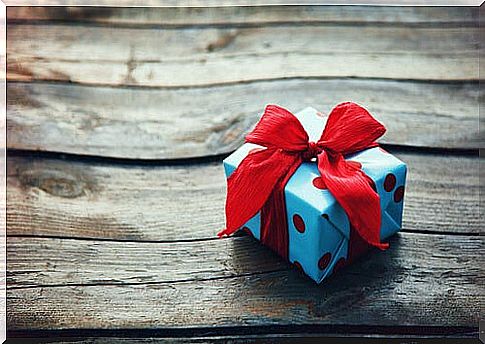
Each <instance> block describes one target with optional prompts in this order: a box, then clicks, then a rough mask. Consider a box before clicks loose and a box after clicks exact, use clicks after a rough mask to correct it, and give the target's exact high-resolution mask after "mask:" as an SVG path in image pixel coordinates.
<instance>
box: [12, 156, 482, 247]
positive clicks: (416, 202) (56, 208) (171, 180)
mask: <svg viewBox="0 0 485 344" xmlns="http://www.w3.org/2000/svg"><path fill="white" fill-rule="evenodd" d="M397 156H398V157H399V158H401V159H402V160H403V161H405V162H406V163H407V164H408V165H409V173H408V182H407V185H408V186H407V190H406V198H405V210H404V212H405V215H404V223H403V227H404V228H405V229H408V230H419V231H438V232H442V233H447V232H458V233H460V232H461V233H479V232H480V231H481V229H482V224H481V221H480V216H479V177H478V173H479V165H478V164H479V159H478V158H474V157H443V156H439V155H431V154H429V155H420V154H414V153H400V154H397ZM7 167H8V171H7V172H8V174H7V177H8V178H7V187H8V190H9V192H8V194H7V221H8V223H9V227H8V234H9V235H50V236H61V237H85V238H111V239H117V240H153V241H167V240H168V241H172V240H189V239H201V238H213V237H214V236H215V233H216V232H217V231H218V230H220V229H221V228H222V227H223V225H224V199H225V179H224V173H223V168H222V164H221V163H220V162H217V163H209V164H193V165H176V166H126V165H122V164H121V165H111V164H99V163H91V162H74V161H62V160H48V159H39V158H13V157H11V158H9V160H8V166H7Z"/></svg>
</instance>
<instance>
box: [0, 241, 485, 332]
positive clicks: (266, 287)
mask: <svg viewBox="0 0 485 344" xmlns="http://www.w3.org/2000/svg"><path fill="white" fill-rule="evenodd" d="M44 240H45V242H44V243H42V242H41V241H39V240H37V241H35V240H27V241H23V240H18V239H17V240H15V241H10V243H9V245H11V250H15V249H16V248H17V247H19V248H20V247H22V244H26V245H33V246H37V252H36V251H35V250H31V252H33V255H34V256H33V257H31V256H30V254H25V253H24V254H21V255H19V256H16V257H13V258H11V259H9V264H10V265H9V272H10V274H12V273H14V274H15V271H18V272H19V274H18V277H16V278H17V279H24V280H30V282H29V283H38V282H35V281H34V279H35V278H38V277H40V278H41V279H42V282H44V283H45V282H46V280H48V281H50V283H52V284H54V283H55V284H58V283H59V282H60V280H59V279H58V277H61V276H62V275H64V277H62V281H63V282H62V283H69V281H79V280H81V281H83V282H87V281H90V280H93V279H96V276H95V273H94V271H93V272H90V269H91V268H93V266H94V264H95V263H93V262H92V260H93V259H94V260H96V264H97V263H98V262H106V263H107V264H108V265H109V264H113V266H112V268H111V269H109V270H108V269H105V270H103V271H111V272H109V273H107V275H106V277H104V276H100V278H101V279H103V277H104V278H109V274H111V275H112V278H113V279H115V280H116V279H117V278H119V277H120V276H121V275H122V274H125V277H122V278H123V279H125V278H127V277H128V276H130V275H131V276H133V277H134V279H133V280H132V279H127V280H126V282H127V283H130V282H133V281H134V280H135V281H136V280H137V278H139V279H143V275H145V276H146V277H147V276H151V275H156V276H157V277H155V278H154V279H155V280H158V281H159V282H157V283H154V284H138V285H137V284H133V285H132V284H125V285H116V284H113V285H86V286H82V285H81V286H80V285H76V286H56V287H54V286H51V287H49V286H45V285H43V286H42V287H32V288H30V287H29V288H21V289H12V286H10V287H9V290H8V300H9V307H10V308H9V309H10V312H9V314H8V318H7V324H8V328H9V329H11V330H15V329H17V330H18V329H26V328H29V329H32V330H35V329H50V328H56V329H69V328H89V329H99V328H107V327H109V328H112V329H120V328H124V329H130V328H137V329H143V328H165V329H166V328H176V327H186V326H187V325H188V324H190V326H192V327H199V326H213V325H214V324H218V326H220V327H224V326H241V325H246V326H251V325H271V324H278V325H289V324H292V325H297V324H319V325H332V324H335V325H336V324H353V325H366V326H373V325H375V326H393V325H401V326H402V325H406V326H413V325H421V326H426V325H433V326H476V325H477V323H478V319H479V316H480V310H481V307H483V305H484V298H483V295H484V292H483V268H482V267H480V263H479V260H480V257H481V255H482V254H483V253H484V252H483V241H482V239H481V238H480V237H478V236H477V237H470V236H447V235H422V234H412V233H401V234H399V235H397V236H394V237H393V239H392V241H391V248H390V249H389V250H388V251H385V252H376V253H375V254H373V255H370V256H367V257H366V258H364V259H362V260H361V261H359V262H356V263H355V264H354V265H352V266H350V267H348V268H346V269H345V270H343V271H342V272H341V273H339V274H337V275H335V276H334V277H333V278H332V279H330V280H328V282H327V283H325V284H323V285H321V286H317V285H315V283H314V282H312V281H311V280H310V279H308V278H305V277H304V276H301V275H299V273H298V272H297V270H294V269H291V271H290V269H289V268H284V269H283V270H282V271H276V272H269V273H262V274H257V275H251V276H241V277H237V276H235V277H222V278H213V279H205V280H201V279H198V278H199V277H200V276H199V275H200V274H198V273H196V274H195V275H194V276H193V278H192V279H189V280H186V279H183V280H182V281H177V276H171V275H172V274H173V273H172V272H171V270H170V269H169V270H168V271H166V270H164V269H162V268H159V270H158V271H157V270H155V271H154V269H153V268H154V266H153V265H152V262H151V261H153V259H154V257H153V255H152V254H153V252H154V251H153V250H151V247H148V246H147V251H150V252H151V253H149V254H148V255H147V256H143V253H142V252H141V250H140V249H141V248H142V247H143V245H141V244H140V245H139V246H138V248H136V250H133V248H131V247H130V246H126V249H124V248H122V246H118V247H117V249H114V250H113V251H112V252H111V253H109V251H111V250H112V249H111V248H113V247H114V246H111V248H110V247H109V245H111V244H112V243H109V244H107V245H106V246H104V247H102V246H99V245H98V246H97V247H96V249H93V246H92V245H93V243H86V242H85V241H79V240H78V241H77V242H78V243H79V248H80V250H81V251H83V250H87V252H89V253H87V254H81V255H79V254H77V253H76V252H75V251H76V249H75V247H74V246H71V247H70V248H69V247H68V246H70V245H68V246H63V245H61V250H60V251H58V250H55V249H54V248H55V246H56V244H58V243H59V242H58V241H55V240H53V239H44ZM49 241H50V244H48V242H49ZM227 241H232V242H233V245H234V247H232V248H231V247H230V248H229V251H232V253H229V255H232V256H233V259H234V261H233V262H231V261H228V266H227V267H226V268H228V269H231V267H233V266H234V265H237V264H238V261H239V260H240V259H241V258H240V257H238V254H237V253H235V252H236V251H239V252H241V254H242V255H244V254H245V253H244V252H245V249H244V248H243V247H246V246H250V242H252V245H254V246H255V247H256V246H259V244H258V243H257V242H256V241H254V240H253V239H251V238H237V239H227ZM64 242H65V240H64V241H63V243H64ZM166 245H167V244H166ZM214 245H221V244H220V243H219V242H218V241H210V242H206V246H205V248H206V250H207V252H212V257H210V256H211V254H207V255H206V254H204V255H203V257H201V260H207V261H206V262H200V264H194V265H193V266H192V267H189V266H188V265H183V267H187V268H188V269H189V271H193V270H198V269H200V270H204V269H206V266H208V265H210V264H211V263H212V264H213V265H214V266H218V267H220V266H221V262H218V260H219V259H221V258H223V257H221V255H222V256H224V255H225V254H224V253H221V252H220V249H221V247H215V246H214ZM222 245H224V244H222ZM240 245H242V246H240ZM33 246H31V247H33ZM238 246H240V247H239V248H238ZM186 248H187V249H188V248H190V244H189V245H186ZM101 251H104V253H103V254H102V253H101ZM196 251H197V250H196ZM159 252H161V251H159ZM42 253H45V254H47V257H43V258H41V259H42V260H41V261H40V262H39V259H37V260H36V259H35V257H39V258H40V257H42V256H41V255H42ZM61 253H65V254H67V256H61ZM197 254H198V253H194V255H197ZM52 255H56V256H57V257H58V259H59V260H60V261H65V263H60V264H59V263H57V260H55V259H54V258H53V257H52ZM130 255H133V257H130ZM189 255H190V253H189V252H185V251H182V252H180V254H179V258H178V259H177V258H176V256H175V255H172V254H169V255H161V256H160V257H157V258H155V259H157V260H158V261H160V264H159V266H162V267H163V266H165V264H163V263H162V262H165V263H166V266H171V265H174V264H175V263H176V264H180V262H179V260H180V261H183V260H184V259H185V258H188V256H189ZM108 256H111V258H108ZM142 257H144V258H142ZM46 258H47V259H46ZM132 259H135V260H138V261H140V260H144V259H146V260H145V261H144V263H142V262H140V263H139V264H138V266H139V270H141V271H133V272H131V271H130V269H131V268H130V267H132V266H133V265H132V262H130V261H131V260H132ZM190 259H193V258H190ZM246 259H247V260H249V261H247V262H245V263H244V266H246V268H247V266H248V265H254V266H258V265H259V264H261V263H262V262H261V256H260V255H258V254H254V255H252V254H250V252H247V257H245V258H243V260H246ZM113 260H116V263H114V262H113ZM174 260H175V261H174ZM36 261H37V262H36ZM149 261H150V262H149ZM251 261H252V262H251ZM28 262H30V264H31V267H30V268H28V267H27V266H26V265H25V264H26V263H28ZM111 262H113V263H111ZM46 263H52V264H53V265H52V266H51V268H50V269H46V268H45V266H44V265H43V264H46ZM183 264H185V263H183ZM263 264H267V262H264V263H263ZM275 267H276V266H275ZM26 269H29V270H36V269H40V270H43V275H40V274H37V277H34V276H35V275H36V273H35V272H33V273H32V272H29V271H25V270H26ZM64 269H65V270H64ZM250 269H252V268H250ZM52 270H54V271H56V272H54V271H52ZM115 270H116V271H115ZM120 270H123V271H124V272H121V271H120ZM22 271H23V272H25V274H23V273H22ZM189 271H187V273H189ZM202 274H205V272H203V273H202ZM175 275H178V276H179V277H182V276H180V273H178V272H175ZM148 279H153V278H151V277H148ZM390 300H392V302H390ZM443 310H446V311H443Z"/></svg>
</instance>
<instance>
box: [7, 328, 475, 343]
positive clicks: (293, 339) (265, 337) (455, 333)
mask: <svg viewBox="0 0 485 344" xmlns="http://www.w3.org/2000/svg"><path fill="white" fill-rule="evenodd" d="M305 329H307V328H305ZM352 329H353V328H351V327H347V328H346V330H347V331H348V332H346V333H340V332H338V333H331V332H326V333H320V334H315V333H301V334H286V333H284V334H281V333H278V334H252V335H251V334H249V335H226V336H208V335H204V336H201V337H189V336H187V337H185V338H181V337H155V338H154V337H153V336H150V335H147V336H146V337H142V334H145V333H146V331H139V332H138V333H139V334H138V336H137V337H136V338H133V337H128V338H126V337H92V334H91V335H88V336H84V337H76V336H74V337H72V336H69V337H67V338H66V337H63V338H56V337H53V335H52V332H51V331H50V332H47V333H46V334H47V335H49V337H47V338H43V339H42V343H58V344H67V343H70V344H74V343H76V344H107V343H113V342H114V343H136V344H148V343H149V344H160V343H177V344H187V343H197V344H210V343H245V344H246V343H251V344H255V343H261V344H263V343H264V344H272V343H282V344H288V343H292V344H301V343H305V344H321V343H322V342H325V343H329V344H331V343H334V344H345V343H355V342H356V340H355V338H356V337H358V338H359V343H362V344H376V343H382V344H389V343H394V342H397V343H399V344H416V343H419V342H420V339H421V341H422V340H423V339H424V340H427V339H428V340H429V339H431V338H435V340H436V341H438V340H439V342H440V344H456V343H460V344H476V343H477V337H478V333H477V332H476V331H475V332H466V331H464V332H461V329H459V328H458V329H455V330H454V329H453V328H450V329H448V333H452V334H451V335H450V334H447V331H446V330H444V331H442V332H440V331H436V330H434V331H432V330H431V329H429V330H428V331H430V332H433V333H435V334H428V332H426V331H423V330H422V328H417V329H416V332H417V331H419V330H421V333H420V334H408V333H406V334H404V335H403V334H390V333H386V334H385V335H382V334H375V335H369V334H367V333H358V332H356V331H352V332H350V330H352ZM372 329H374V328H368V329H367V330H372ZM406 330H407V331H408V332H409V329H408V328H406ZM76 332H78V331H76ZM150 332H151V331H150ZM438 338H439V339H438ZM457 338H460V340H459V341H458V340H457ZM28 340H29V338H25V337H24V338H15V337H9V343H12V344H13V343H15V344H16V343H19V344H24V343H25V342H26V341H28Z"/></svg>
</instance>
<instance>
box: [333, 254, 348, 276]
mask: <svg viewBox="0 0 485 344" xmlns="http://www.w3.org/2000/svg"><path fill="white" fill-rule="evenodd" d="M346 263H347V260H346V259H345V258H344V257H341V258H340V259H339V260H337V262H336V263H335V266H334V267H333V272H334V273H335V272H337V271H338V270H340V269H341V268H343V267H344V266H345V264H346Z"/></svg>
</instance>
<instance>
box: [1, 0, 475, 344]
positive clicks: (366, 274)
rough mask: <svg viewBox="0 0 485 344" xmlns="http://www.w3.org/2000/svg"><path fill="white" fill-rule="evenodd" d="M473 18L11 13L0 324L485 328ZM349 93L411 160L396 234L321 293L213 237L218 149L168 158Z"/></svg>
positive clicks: (338, 11)
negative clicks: (270, 111) (268, 107)
mask: <svg viewBox="0 0 485 344" xmlns="http://www.w3.org/2000/svg"><path fill="white" fill-rule="evenodd" d="M109 1H110V0H106V1H105V3H109ZM193 4H195V3H193ZM477 13H478V12H477V11H476V9H472V8H375V7H371V8H369V7H363V6H356V7H346V8H340V7H337V6H332V7H317V6H313V7H294V6H291V7H284V6H276V7H263V8H254V7H244V8H236V7H225V8H191V9H173V8H172V9H128V8H119V9H114V8H104V9H101V10H99V11H93V9H92V8H83V9H80V8H77V9H74V8H67V9H60V8H54V9H52V8H50V9H47V8H29V9H26V8H16V9H12V8H9V13H8V17H9V18H8V19H9V23H8V54H9V55H8V78H9V85H8V122H7V130H8V148H13V149H17V150H16V151H12V152H13V154H12V155H11V156H9V158H8V166H7V170H8V171H7V172H8V176H7V187H8V193H7V225H8V228H7V234H8V247H7V254H8V265H7V269H8V274H7V282H8V291H7V294H8V310H9V312H8V318H7V322H8V328H9V330H10V331H17V332H15V333H17V334H22V333H23V334H26V335H29V334H30V335H31V336H34V337H35V336H36V332H35V331H40V332H37V333H41V334H42V333H43V335H49V334H52V333H54V334H55V333H57V332H56V331H62V330H66V332H63V333H64V335H68V336H76V335H79V334H83V335H91V336H95V335H97V334H99V335H103V333H104V332H103V330H108V331H111V330H113V332H112V333H111V334H109V335H113V334H114V335H116V336H118V335H119V336H120V337H124V336H132V335H133V334H134V333H135V331H136V333H140V335H141V336H144V337H161V336H164V335H166V336H168V337H170V338H172V339H173V338H174V337H190V335H191V334H192V335H193V336H196V337H198V338H196V339H189V338H179V339H178V340H179V342H191V341H192V340H198V341H199V342H204V341H205V340H206V339H205V338H203V337H204V336H211V338H210V339H209V340H207V341H211V340H212V339H214V338H216V337H217V336H220V337H217V338H218V340H219V341H220V342H225V341H226V340H227V339H228V337H227V336H228V335H232V334H233V331H236V338H232V339H231V338H229V340H233V341H234V342H247V339H254V342H268V340H267V339H269V341H273V342H279V339H280V338H277V337H271V336H272V335H278V334H280V333H282V334H287V335H290V336H291V335H292V334H299V333H319V334H322V333H323V334H326V335H329V334H332V333H333V334H336V335H338V336H346V335H348V334H349V333H354V334H363V335H369V336H377V337H379V336H388V337H393V336H396V334H399V333H402V334H404V335H409V336H411V337H413V336H414V337H416V336H418V337H423V336H436V335H446V336H459V337H469V336H470V335H476V334H477V332H478V320H479V318H480V317H483V315H482V314H480V313H481V312H483V308H484V306H485V302H484V300H485V299H484V296H485V292H484V287H483V286H484V277H483V275H484V268H483V267H482V265H483V264H480V263H481V259H480V258H481V257H482V256H483V254H484V247H483V239H482V238H481V236H480V233H481V231H482V227H483V226H482V221H481V218H480V214H479V192H480V191H483V187H481V186H480V184H479V171H480V164H481V162H480V160H479V159H478V157H474V156H465V155H459V154H461V153H465V152H467V153H470V152H471V151H473V150H476V149H477V148H481V147H482V146H483V138H481V137H480V136H479V131H478V121H479V119H478V107H479V105H480V104H481V100H482V98H483V94H481V93H480V91H479V89H478V82H477V81H478V79H479V76H478V53H479V52H480V51H479V42H480V37H479V36H480V35H483V31H484V30H483V29H480V28H479V27H478V17H477ZM31 20H32V21H35V23H33V22H31ZM71 21H75V23H71ZM31 24H32V25H31ZM351 78H354V79H351ZM44 81H47V82H44ZM430 81H431V82H430ZM349 99H350V100H353V101H356V102H359V103H362V104H363V105H364V106H366V107H367V108H368V109H369V110H370V111H371V112H372V113H373V114H375V115H376V117H377V118H378V119H380V120H381V121H383V122H384V123H385V124H386V125H387V126H388V129H389V131H388V134H387V135H386V136H385V137H384V138H383V142H384V143H388V144H391V146H389V147H390V148H391V149H393V148H394V149H395V153H396V154H397V156H398V157H400V158H401V159H402V160H404V161H405V162H407V163H408V166H409V175H408V186H407V190H406V198H405V213H404V223H403V231H402V232H401V233H400V234H398V235H396V236H394V237H393V238H392V239H391V248H390V249H389V250H388V251H384V252H373V253H372V254H371V255H368V256H366V257H364V258H363V259H362V260H360V261H359V262H356V263H355V264H354V265H352V266H350V267H348V268H346V269H345V270H344V271H342V272H341V273H338V274H336V275H335V276H333V277H332V278H331V279H329V280H328V281H327V282H326V283H324V284H323V285H321V286H316V285H315V284H314V282H312V281H311V280H310V279H308V278H306V277H304V276H302V275H300V273H299V272H298V271H297V270H296V269H293V268H291V267H290V266H289V265H288V264H287V263H285V262H283V261H282V260H281V259H280V258H278V257H276V256H275V255H274V254H273V253H271V252H270V251H269V250H267V249H265V248H264V247H262V246H261V245H260V244H259V243H258V242H256V241H255V240H253V239H252V238H250V237H247V236H242V237H235V238H226V239H222V240H217V239H215V233H216V232H217V231H218V230H219V229H221V228H222V226H223V221H224V219H223V214H224V212H223V207H224V197H225V181H224V175H223V169H222V166H221V162H220V161H218V162H210V161H212V160H214V158H210V159H204V158H202V159H199V160H183V161H184V162H183V161H178V162H177V163H174V162H165V161H164V159H174V158H175V159H178V158H190V157H207V156H209V155H222V154H227V153H228V152H230V151H232V150H233V149H235V148H236V147H237V146H238V145H239V144H240V143H241V141H242V138H243V136H244V133H245V132H246V131H247V130H249V129H250V127H251V126H252V125H253V124H254V123H255V122H256V120H257V118H258V116H259V114H260V113H261V111H262V109H263V108H264V105H265V104H266V103H279V104H280V105H283V106H285V107H288V108H289V109H290V110H292V111H298V110H300V109H301V108H302V107H305V106H307V105H311V106H314V107H317V108H319V109H320V110H322V111H323V112H328V111H329V110H330V109H331V107H332V106H333V105H335V104H336V103H338V102H340V101H345V100H349ZM174 128H177V130H175V129H174ZM393 145H394V146H393ZM396 145H397V147H396ZM401 146H410V147H411V148H409V147H407V148H405V147H401ZM399 147H401V148H399ZM430 147H431V148H432V149H428V148H430ZM422 148H426V149H422ZM449 149H451V151H453V152H454V153H453V155H446V154H445V153H446V152H448V151H449ZM22 150H29V151H30V152H22ZM34 151H42V152H47V153H45V154H37V153H36V152H34ZM431 151H434V152H443V154H431ZM49 152H57V153H72V154H77V155H81V156H84V155H91V156H92V157H88V158H82V157H81V158H79V157H76V156H69V157H68V158H67V159H63V158H62V155H60V154H52V155H50V153H49ZM54 157H57V158H54ZM107 157H111V158H123V159H121V160H116V159H106V158H107ZM130 159H135V160H130ZM145 159H146V160H153V159H155V161H149V162H147V161H144V160H145ZM115 162H116V163H115ZM482 170H483V169H482ZM80 329H81V330H83V329H84V332H82V331H79V330H80ZM29 331H30V332H29ZM31 331H34V332H31ZM43 331H46V332H43ZM91 331H94V332H91ZM96 331H98V332H96ZM129 331H132V332H129ZM253 331H256V333H255V332H253ZM59 333H61V332H59ZM93 333H94V334H93ZM104 334H106V333H104ZM253 334H254V336H253V337H252V338H249V337H247V335H253ZM238 335H240V337H237V336H238ZM268 336H269V337H268ZM270 337H271V338H270ZM295 338H296V337H291V338H287V339H288V340H287V341H288V342H298V339H296V340H295ZM110 339H113V338H109V339H106V340H108V341H109V340H110ZM67 341H69V340H67ZM140 341H150V339H148V338H145V339H140ZM61 342H62V340H61Z"/></svg>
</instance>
